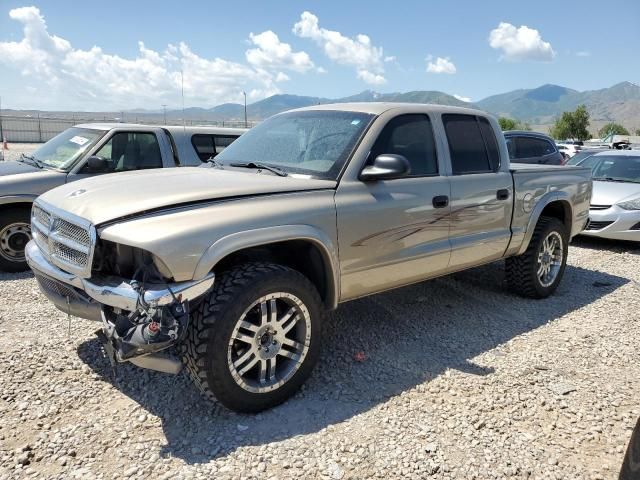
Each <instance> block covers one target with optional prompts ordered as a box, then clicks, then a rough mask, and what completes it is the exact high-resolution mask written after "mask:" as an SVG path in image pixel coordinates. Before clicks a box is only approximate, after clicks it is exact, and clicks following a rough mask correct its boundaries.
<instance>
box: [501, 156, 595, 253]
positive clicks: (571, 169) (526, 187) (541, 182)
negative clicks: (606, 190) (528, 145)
mask: <svg viewBox="0 0 640 480" xmlns="http://www.w3.org/2000/svg"><path fill="white" fill-rule="evenodd" d="M509 170H510V171H511V173H512V176H513V186H514V191H515V202H514V211H513V220H512V223H511V231H512V241H511V244H510V246H509V252H508V254H514V253H517V252H518V250H519V249H520V245H522V241H523V240H524V238H525V236H526V234H527V232H528V230H529V229H530V228H532V226H531V225H530V222H529V220H530V219H531V218H535V217H536V215H532V212H533V211H534V210H535V209H536V206H537V205H539V204H540V205H543V204H544V203H546V202H545V201H544V200H546V199H547V198H549V197H555V199H564V200H566V201H567V202H569V205H573V219H572V222H571V225H570V231H571V237H572V238H573V237H574V236H575V235H577V234H578V233H580V232H581V231H582V230H583V229H584V227H585V225H586V223H587V220H588V218H589V203H590V200H591V169H590V168H587V167H578V166H563V165H536V164H525V163H521V164H511V166H510V169H509ZM533 213H535V212H533Z"/></svg>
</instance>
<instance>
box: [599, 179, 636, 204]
mask: <svg viewBox="0 0 640 480" xmlns="http://www.w3.org/2000/svg"><path fill="white" fill-rule="evenodd" d="M637 197H640V183H631V182H628V183H623V182H601V181H598V180H594V181H593V193H592V194H591V205H614V204H616V203H619V202H621V201H623V200H631V199H632V198H637Z"/></svg>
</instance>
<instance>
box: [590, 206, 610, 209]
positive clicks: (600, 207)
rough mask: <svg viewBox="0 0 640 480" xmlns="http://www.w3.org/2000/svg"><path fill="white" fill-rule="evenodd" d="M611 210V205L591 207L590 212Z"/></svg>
mask: <svg viewBox="0 0 640 480" xmlns="http://www.w3.org/2000/svg"><path fill="white" fill-rule="evenodd" d="M608 208H611V205H590V206H589V210H606V209H608Z"/></svg>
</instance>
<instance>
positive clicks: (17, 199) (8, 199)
mask: <svg viewBox="0 0 640 480" xmlns="http://www.w3.org/2000/svg"><path fill="white" fill-rule="evenodd" d="M37 197H38V195H28V194H24V195H4V196H2V197H0V206H1V205H10V204H12V203H33V202H34V200H35V199H36V198H37Z"/></svg>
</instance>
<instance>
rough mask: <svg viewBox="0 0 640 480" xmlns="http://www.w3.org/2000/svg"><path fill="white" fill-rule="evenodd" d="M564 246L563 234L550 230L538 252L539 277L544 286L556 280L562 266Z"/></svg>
mask: <svg viewBox="0 0 640 480" xmlns="http://www.w3.org/2000/svg"><path fill="white" fill-rule="evenodd" d="M563 257H564V248H563V245H562V236H561V235H560V234H559V233H558V232H555V231H552V232H549V235H547V237H546V238H545V239H544V241H543V242H542V245H541V246H540V251H539V252H538V272H537V273H538V279H539V280H540V284H541V285H542V286H543V287H548V286H550V285H552V284H553V282H555V280H556V278H557V277H558V273H559V272H560V269H561V268H562V260H563Z"/></svg>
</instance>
